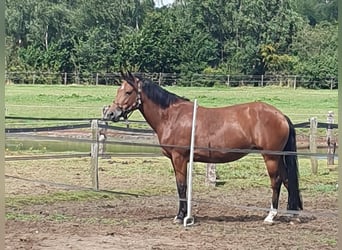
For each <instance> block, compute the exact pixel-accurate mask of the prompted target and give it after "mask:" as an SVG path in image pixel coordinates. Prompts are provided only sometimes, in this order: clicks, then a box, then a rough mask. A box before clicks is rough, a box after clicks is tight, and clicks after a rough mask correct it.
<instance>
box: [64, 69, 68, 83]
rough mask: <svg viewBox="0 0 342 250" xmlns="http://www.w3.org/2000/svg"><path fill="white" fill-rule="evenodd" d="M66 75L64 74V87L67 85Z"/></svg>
mask: <svg viewBox="0 0 342 250" xmlns="http://www.w3.org/2000/svg"><path fill="white" fill-rule="evenodd" d="M67 79H68V73H67V72H64V85H67Z"/></svg>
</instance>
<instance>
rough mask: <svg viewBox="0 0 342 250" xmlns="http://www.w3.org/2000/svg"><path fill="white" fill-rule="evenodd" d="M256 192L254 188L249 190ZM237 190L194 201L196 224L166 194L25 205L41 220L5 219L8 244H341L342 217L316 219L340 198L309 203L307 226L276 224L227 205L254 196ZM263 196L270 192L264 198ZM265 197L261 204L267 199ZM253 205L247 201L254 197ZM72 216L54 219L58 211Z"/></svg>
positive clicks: (259, 213) (325, 246)
mask: <svg viewBox="0 0 342 250" xmlns="http://www.w3.org/2000/svg"><path fill="white" fill-rule="evenodd" d="M259 191H261V192H258V190H254V192H253V197H254V198H253V199H254V200H259V201H258V202H257V203H256V204H253V205H256V206H258V205H259V206H264V197H255V195H257V194H258V193H261V194H263V193H264V190H259ZM249 194H251V193H249ZM243 196H244V197H241V195H240V194H239V193H236V194H235V195H234V194H230V196H229V197H225V198H224V200H223V201H222V203H221V202H220V200H219V199H218V200H216V202H213V203H211V202H208V201H209V200H213V198H212V197H211V198H209V199H208V196H202V197H201V200H202V201H203V200H205V199H207V202H198V203H195V205H194V213H195V220H196V221H195V222H196V223H195V225H194V226H192V227H189V228H184V227H183V226H181V225H175V224H173V223H172V218H173V215H175V200H174V199H165V197H157V196H156V197H139V198H133V197H124V198H121V199H115V200H105V201H104V200H102V201H96V202H61V203H58V204H54V205H48V206H46V205H44V206H42V205H36V206H27V207H24V208H23V209H22V210H21V212H22V213H24V214H36V215H40V220H38V221H13V220H8V221H7V222H6V249H56V250H57V249H252V248H253V249H293V248H296V249H337V248H336V245H335V244H334V242H336V240H337V219H336V217H334V216H317V210H316V209H317V204H320V206H319V207H320V208H321V209H323V208H325V209H326V210H322V211H324V212H329V211H331V210H333V211H336V209H337V207H336V200H335V198H333V197H321V198H318V199H315V200H307V201H306V210H305V211H306V213H310V212H313V211H315V212H314V213H313V214H316V215H302V216H300V219H301V223H298V224H291V223H290V219H289V217H287V216H285V215H284V214H283V215H280V216H279V217H278V219H277V222H276V223H275V224H274V225H266V224H264V223H263V222H262V220H263V218H264V216H265V212H264V211H247V210H241V209H238V208H233V207H229V206H227V205H226V204H238V203H239V202H243V201H244V203H245V202H246V200H245V199H246V198H247V197H248V195H243ZM261 196H263V195H261ZM261 200H262V201H261ZM247 203H248V202H247ZM53 214H55V215H63V216H64V217H65V218H67V219H64V221H63V219H61V220H60V221H58V220H57V219H56V221H53V220H51V215H53Z"/></svg>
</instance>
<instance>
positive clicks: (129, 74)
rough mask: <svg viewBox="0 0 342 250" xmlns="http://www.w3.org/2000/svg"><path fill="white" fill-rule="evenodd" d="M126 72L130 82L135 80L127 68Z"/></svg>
mask: <svg viewBox="0 0 342 250" xmlns="http://www.w3.org/2000/svg"><path fill="white" fill-rule="evenodd" d="M127 74H128V77H129V79H130V80H131V81H132V82H135V81H134V76H133V74H132V73H131V72H130V71H129V70H127Z"/></svg>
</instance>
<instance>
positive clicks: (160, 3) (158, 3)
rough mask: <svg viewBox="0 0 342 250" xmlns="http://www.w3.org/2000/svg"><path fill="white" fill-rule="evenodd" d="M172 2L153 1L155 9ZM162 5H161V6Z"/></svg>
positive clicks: (165, 0) (167, 0)
mask: <svg viewBox="0 0 342 250" xmlns="http://www.w3.org/2000/svg"><path fill="white" fill-rule="evenodd" d="M173 1H174V0H154V2H155V4H156V7H161V6H163V5H167V4H170V3H173ZM162 3H163V4H162Z"/></svg>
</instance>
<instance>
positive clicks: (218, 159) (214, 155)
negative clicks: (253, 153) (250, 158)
mask: <svg viewBox="0 0 342 250" xmlns="http://www.w3.org/2000/svg"><path fill="white" fill-rule="evenodd" d="M246 155H247V154H246V153H220V152H210V153H208V152H206V153H201V152H198V153H196V152H195V153H194V161H196V162H204V163H226V162H232V161H236V160H238V159H240V158H242V157H244V156H246Z"/></svg>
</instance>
